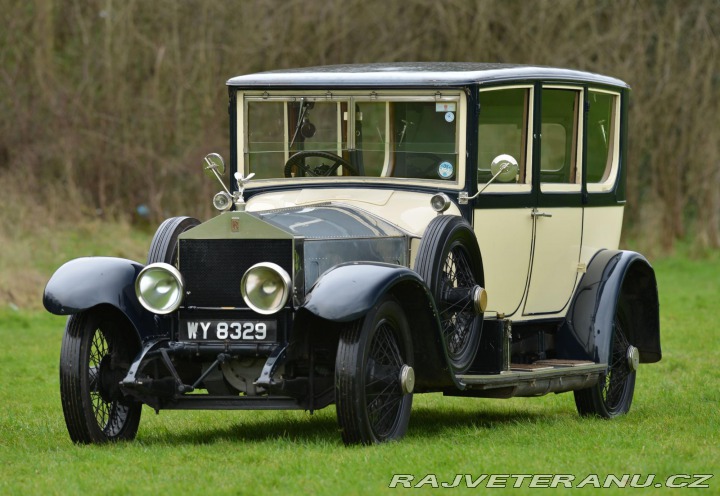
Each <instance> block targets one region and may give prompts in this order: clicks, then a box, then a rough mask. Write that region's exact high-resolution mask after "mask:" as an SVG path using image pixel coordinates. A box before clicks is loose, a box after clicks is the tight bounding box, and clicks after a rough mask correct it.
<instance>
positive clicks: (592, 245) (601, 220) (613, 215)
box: [580, 205, 624, 264]
mask: <svg viewBox="0 0 720 496" xmlns="http://www.w3.org/2000/svg"><path fill="white" fill-rule="evenodd" d="M623 212H624V209H623V207H622V205H619V206H615V207H592V208H586V209H583V216H584V220H583V226H584V227H583V242H582V251H581V252H580V263H581V264H587V263H588V262H590V260H591V259H592V257H593V256H594V255H595V254H596V253H597V252H598V251H600V250H603V249H608V250H617V249H618V247H619V246H620V233H621V231H622V221H623Z"/></svg>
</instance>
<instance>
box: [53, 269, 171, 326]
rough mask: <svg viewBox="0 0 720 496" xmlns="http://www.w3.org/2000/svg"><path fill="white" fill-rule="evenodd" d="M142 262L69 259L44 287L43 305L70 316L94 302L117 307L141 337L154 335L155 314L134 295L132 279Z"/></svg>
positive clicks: (137, 272)
mask: <svg viewBox="0 0 720 496" xmlns="http://www.w3.org/2000/svg"><path fill="white" fill-rule="evenodd" d="M143 267H144V265H142V264H139V263H137V262H133V261H132V260H127V259H124V258H111V257H85V258H77V259H75V260H71V261H69V262H67V263H66V264H64V265H63V266H62V267H60V268H59V269H58V270H57V271H55V273H54V274H53V275H52V277H51V278H50V280H49V281H48V283H47V286H45V293H44V294H43V305H45V308H46V309H47V311H48V312H50V313H54V314H56V315H71V314H75V313H78V312H81V311H83V310H87V309H89V308H92V307H95V306H97V305H103V304H107V305H111V306H113V307H115V308H117V309H118V310H120V311H121V312H122V313H123V314H124V315H125V316H126V317H127V318H128V319H129V320H130V322H131V323H132V325H133V327H135V331H136V332H137V333H138V336H139V337H140V338H141V339H142V340H145V339H146V338H148V337H151V336H153V335H157V334H158V332H157V331H156V329H157V324H156V322H155V315H154V314H153V313H151V312H148V311H147V310H145V309H144V308H143V307H142V306H141V305H140V302H139V301H138V299H137V296H135V279H136V278H137V275H138V274H139V273H140V271H141V270H142V269H143Z"/></svg>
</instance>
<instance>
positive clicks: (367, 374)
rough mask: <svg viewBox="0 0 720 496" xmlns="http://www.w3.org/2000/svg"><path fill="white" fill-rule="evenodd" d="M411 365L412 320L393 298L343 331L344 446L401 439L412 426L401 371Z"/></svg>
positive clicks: (339, 375)
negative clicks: (407, 318)
mask: <svg viewBox="0 0 720 496" xmlns="http://www.w3.org/2000/svg"><path fill="white" fill-rule="evenodd" d="M407 367H412V343H411V340H410V331H409V326H408V323H407V320H406V318H405V315H404V313H403V310H402V308H401V307H400V305H399V303H398V302H397V301H396V300H395V299H394V298H392V297H386V298H384V299H382V300H381V301H380V302H379V303H378V304H377V305H375V307H373V309H372V310H371V311H370V312H368V314H367V315H366V316H365V317H364V318H363V319H360V320H358V321H355V322H352V323H350V324H348V325H347V327H346V328H345V329H343V331H342V333H341V335H340V343H339V345H338V354H337V360H336V364H335V388H336V404H337V415H338V423H339V424H340V428H341V430H342V438H343V441H344V442H345V444H359V443H361V444H373V443H379V442H384V441H389V440H393V439H399V438H401V437H402V436H403V435H404V434H405V431H406V430H407V426H408V422H409V418H410V410H411V407H412V393H406V392H405V391H404V390H403V384H402V379H401V376H402V372H403V369H404V368H407Z"/></svg>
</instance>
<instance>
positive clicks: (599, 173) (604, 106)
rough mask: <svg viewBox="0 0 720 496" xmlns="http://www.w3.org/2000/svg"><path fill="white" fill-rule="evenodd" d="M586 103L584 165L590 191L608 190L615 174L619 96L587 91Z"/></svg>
mask: <svg viewBox="0 0 720 496" xmlns="http://www.w3.org/2000/svg"><path fill="white" fill-rule="evenodd" d="M588 100H589V102H588V103H589V106H590V108H589V110H588V117H587V119H588V122H587V158H586V162H587V182H588V189H589V190H591V191H592V190H602V189H607V188H609V187H612V183H614V179H615V175H616V174H617V163H618V161H617V155H618V128H619V126H618V122H617V121H618V116H619V111H618V103H619V95H617V94H614V93H606V92H603V91H597V90H590V91H589V92H588ZM598 183H599V184H598ZM591 184H592V186H590V185H591ZM603 186H607V188H603Z"/></svg>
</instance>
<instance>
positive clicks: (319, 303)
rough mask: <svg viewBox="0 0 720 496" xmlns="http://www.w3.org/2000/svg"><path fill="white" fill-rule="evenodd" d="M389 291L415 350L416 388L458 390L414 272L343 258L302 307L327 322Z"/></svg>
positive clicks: (359, 312) (355, 312) (361, 310)
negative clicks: (344, 259) (402, 315)
mask: <svg viewBox="0 0 720 496" xmlns="http://www.w3.org/2000/svg"><path fill="white" fill-rule="evenodd" d="M386 294H392V295H394V296H395V297H396V298H397V299H398V301H399V302H400V305H401V306H402V307H403V310H404V311H405V315H406V317H407V319H408V323H409V324H410V329H411V334H412V337H413V349H414V353H415V363H416V364H417V366H416V367H415V380H416V382H415V391H417V392H428V391H441V390H443V389H445V388H448V387H457V388H460V389H462V388H463V387H464V385H462V384H461V383H460V382H459V381H458V379H457V378H456V377H455V376H454V375H453V374H452V373H451V372H450V370H451V369H450V366H449V363H448V358H447V350H446V346H445V341H444V340H443V338H442V331H441V329H440V321H439V320H438V313H437V309H436V308H435V303H434V302H433V299H432V296H431V295H430V292H429V291H428V289H427V286H426V285H425V282H423V280H422V278H421V277H420V276H419V274H418V273H417V272H415V271H412V270H410V269H408V268H407V267H402V266H398V265H391V264H384V263H375V262H366V263H347V264H341V265H338V266H337V267H335V268H333V269H331V270H329V271H327V272H325V273H324V274H323V275H322V276H320V278H319V279H318V280H317V282H316V283H315V285H314V286H313V287H312V289H311V290H310V292H309V293H308V296H307V299H306V300H305V304H304V305H303V306H302V307H301V308H302V309H304V310H306V311H308V312H310V313H311V314H313V315H314V316H316V317H320V318H323V319H326V320H329V321H332V322H350V321H353V320H356V319H359V318H361V317H363V316H364V315H365V314H366V313H367V312H368V311H369V310H370V309H371V308H372V307H373V306H374V305H375V304H376V303H377V302H378V301H379V300H380V299H381V298H382V297H383V296H384V295H386Z"/></svg>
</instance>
